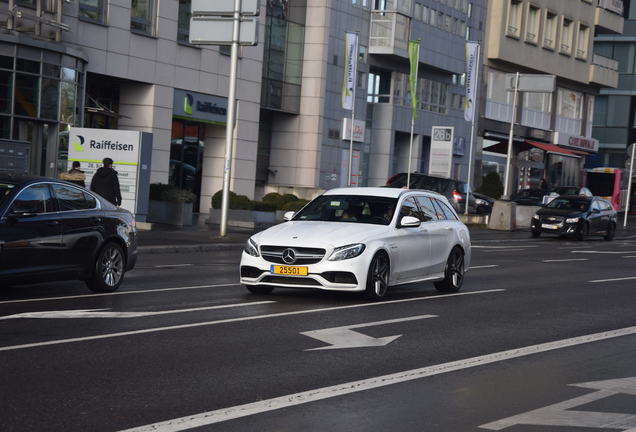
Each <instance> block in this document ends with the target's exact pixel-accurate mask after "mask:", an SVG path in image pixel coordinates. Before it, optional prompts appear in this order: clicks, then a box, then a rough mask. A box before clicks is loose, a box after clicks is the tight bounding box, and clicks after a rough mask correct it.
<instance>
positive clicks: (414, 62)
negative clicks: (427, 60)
mask: <svg viewBox="0 0 636 432" xmlns="http://www.w3.org/2000/svg"><path fill="white" fill-rule="evenodd" d="M409 61H410V63H411V69H410V73H409V85H410V87H411V110H412V112H413V114H412V115H413V121H415V119H416V118H417V71H418V69H419V64H420V41H419V40H412V41H409Z"/></svg>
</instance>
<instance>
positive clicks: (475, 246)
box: [471, 245, 539, 250]
mask: <svg viewBox="0 0 636 432" xmlns="http://www.w3.org/2000/svg"><path fill="white" fill-rule="evenodd" d="M536 247H539V246H536V245H529V246H524V245H519V246H478V245H472V246H471V248H472V249H500V250H507V249H519V248H524V249H525V248H536Z"/></svg>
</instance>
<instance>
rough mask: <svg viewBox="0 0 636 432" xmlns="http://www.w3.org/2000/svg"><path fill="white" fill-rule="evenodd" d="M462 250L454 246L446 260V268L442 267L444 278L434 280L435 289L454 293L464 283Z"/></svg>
mask: <svg viewBox="0 0 636 432" xmlns="http://www.w3.org/2000/svg"><path fill="white" fill-rule="evenodd" d="M464 274H465V270H464V252H463V251H462V250H461V249H460V248H458V247H455V248H454V249H453V250H452V251H451V253H450V256H449V257H448V260H446V268H445V269H444V279H443V280H441V281H439V282H435V288H437V291H439V292H443V293H454V292H457V291H459V290H460V289H461V288H462V285H463V283H464Z"/></svg>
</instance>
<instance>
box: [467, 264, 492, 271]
mask: <svg viewBox="0 0 636 432" xmlns="http://www.w3.org/2000/svg"><path fill="white" fill-rule="evenodd" d="M495 267H499V266H498V265H497V264H490V265H481V266H472V267H469V268H468V270H477V269H485V268H495Z"/></svg>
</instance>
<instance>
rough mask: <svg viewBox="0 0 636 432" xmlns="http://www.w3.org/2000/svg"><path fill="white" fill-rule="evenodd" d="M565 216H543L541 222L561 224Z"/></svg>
mask: <svg viewBox="0 0 636 432" xmlns="http://www.w3.org/2000/svg"><path fill="white" fill-rule="evenodd" d="M563 220H564V218H563V217H561V216H541V223H547V224H554V225H559V224H560V223H563Z"/></svg>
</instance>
